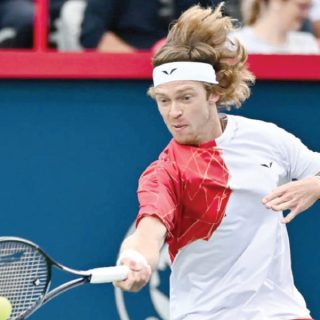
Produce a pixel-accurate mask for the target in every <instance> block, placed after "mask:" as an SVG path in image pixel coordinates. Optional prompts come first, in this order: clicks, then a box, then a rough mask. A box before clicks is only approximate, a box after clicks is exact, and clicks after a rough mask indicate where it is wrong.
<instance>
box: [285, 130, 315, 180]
mask: <svg viewBox="0 0 320 320" xmlns="http://www.w3.org/2000/svg"><path fill="white" fill-rule="evenodd" d="M281 130H282V129H281ZM281 136H282V137H283V139H280V141H281V142H282V145H281V146H280V148H281V149H282V151H283V154H284V158H285V159H284V161H285V163H286V166H287V170H288V177H289V179H290V180H292V179H303V178H306V177H309V176H313V175H316V174H317V173H318V172H320V153H319V152H315V151H312V150H310V149H309V148H307V147H306V146H305V145H304V144H303V143H302V142H301V140H300V139H298V138H297V137H295V136H294V135H293V134H291V133H288V132H286V131H285V130H282V135H281Z"/></svg>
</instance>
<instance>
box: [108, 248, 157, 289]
mask: <svg viewBox="0 0 320 320" xmlns="http://www.w3.org/2000/svg"><path fill="white" fill-rule="evenodd" d="M117 265H126V266H127V267H128V268H129V269H130V271H129V274H128V277H127V279H125V280H123V281H116V282H114V286H116V287H118V288H120V289H122V290H125V291H133V292H136V291H139V290H140V289H141V288H143V287H144V286H145V285H146V284H147V283H148V281H149V280H150V277H151V274H152V269H151V266H150V265H149V264H148V261H147V259H146V258H145V257H144V256H143V255H142V254H141V253H140V252H139V251H136V250H134V249H127V250H124V251H122V252H121V254H120V256H119V259H118V261H117Z"/></svg>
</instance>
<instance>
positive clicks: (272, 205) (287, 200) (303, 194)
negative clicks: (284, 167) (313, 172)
mask: <svg viewBox="0 0 320 320" xmlns="http://www.w3.org/2000/svg"><path fill="white" fill-rule="evenodd" d="M318 199H320V179H319V177H316V176H314V177H310V178H306V179H303V180H299V181H293V182H289V183H286V184H284V185H282V186H280V187H278V188H276V189H274V190H273V191H272V192H271V193H269V194H268V195H267V196H265V197H264V198H263V199H262V203H263V204H264V205H265V206H266V207H267V208H268V209H272V210H274V211H283V210H290V213H289V214H288V215H287V216H286V217H284V218H283V219H282V222H283V223H288V222H290V221H291V220H292V219H293V218H295V217H296V216H297V215H298V214H299V213H301V212H303V211H305V210H307V209H308V208H309V207H311V206H312V205H313V204H314V203H315V202H316V201H317V200H318Z"/></svg>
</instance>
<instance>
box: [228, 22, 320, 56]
mask: <svg viewBox="0 0 320 320" xmlns="http://www.w3.org/2000/svg"><path fill="white" fill-rule="evenodd" d="M232 36H233V37H236V38H238V39H239V41H240V42H241V43H242V44H243V46H244V47H245V48H246V49H247V51H248V53H257V54H259V53H261V54H319V53H320V49H319V46H318V43H317V40H316V39H315V37H314V36H313V35H312V34H311V33H308V32H302V31H291V32H289V33H288V36H287V41H286V43H285V44H283V45H281V46H277V45H273V44H270V43H268V42H266V41H265V40H263V39H261V38H260V37H258V35H256V33H255V32H254V30H253V28H252V27H248V26H245V27H243V28H241V29H240V30H238V31H235V32H233V33H232Z"/></svg>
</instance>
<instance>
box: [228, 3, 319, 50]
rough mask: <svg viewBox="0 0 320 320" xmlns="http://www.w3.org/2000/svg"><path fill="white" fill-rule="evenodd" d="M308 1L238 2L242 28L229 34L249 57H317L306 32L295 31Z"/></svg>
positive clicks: (305, 14) (313, 40)
mask: <svg viewBox="0 0 320 320" xmlns="http://www.w3.org/2000/svg"><path fill="white" fill-rule="evenodd" d="M311 4H312V0H266V1H261V0H242V2H241V11H242V16H243V23H244V26H243V27H242V28H240V29H239V30H237V31H235V32H234V33H233V36H235V37H237V38H238V39H239V40H240V41H241V42H242V43H243V45H244V46H245V47H246V49H247V50H248V52H249V53H264V54H318V53H320V50H319V45H318V43H317V40H316V38H315V37H314V35H313V34H311V33H310V32H302V31H298V30H299V29H300V28H301V26H302V24H303V22H304V21H305V19H307V17H308V15H309V10H310V7H311Z"/></svg>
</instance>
